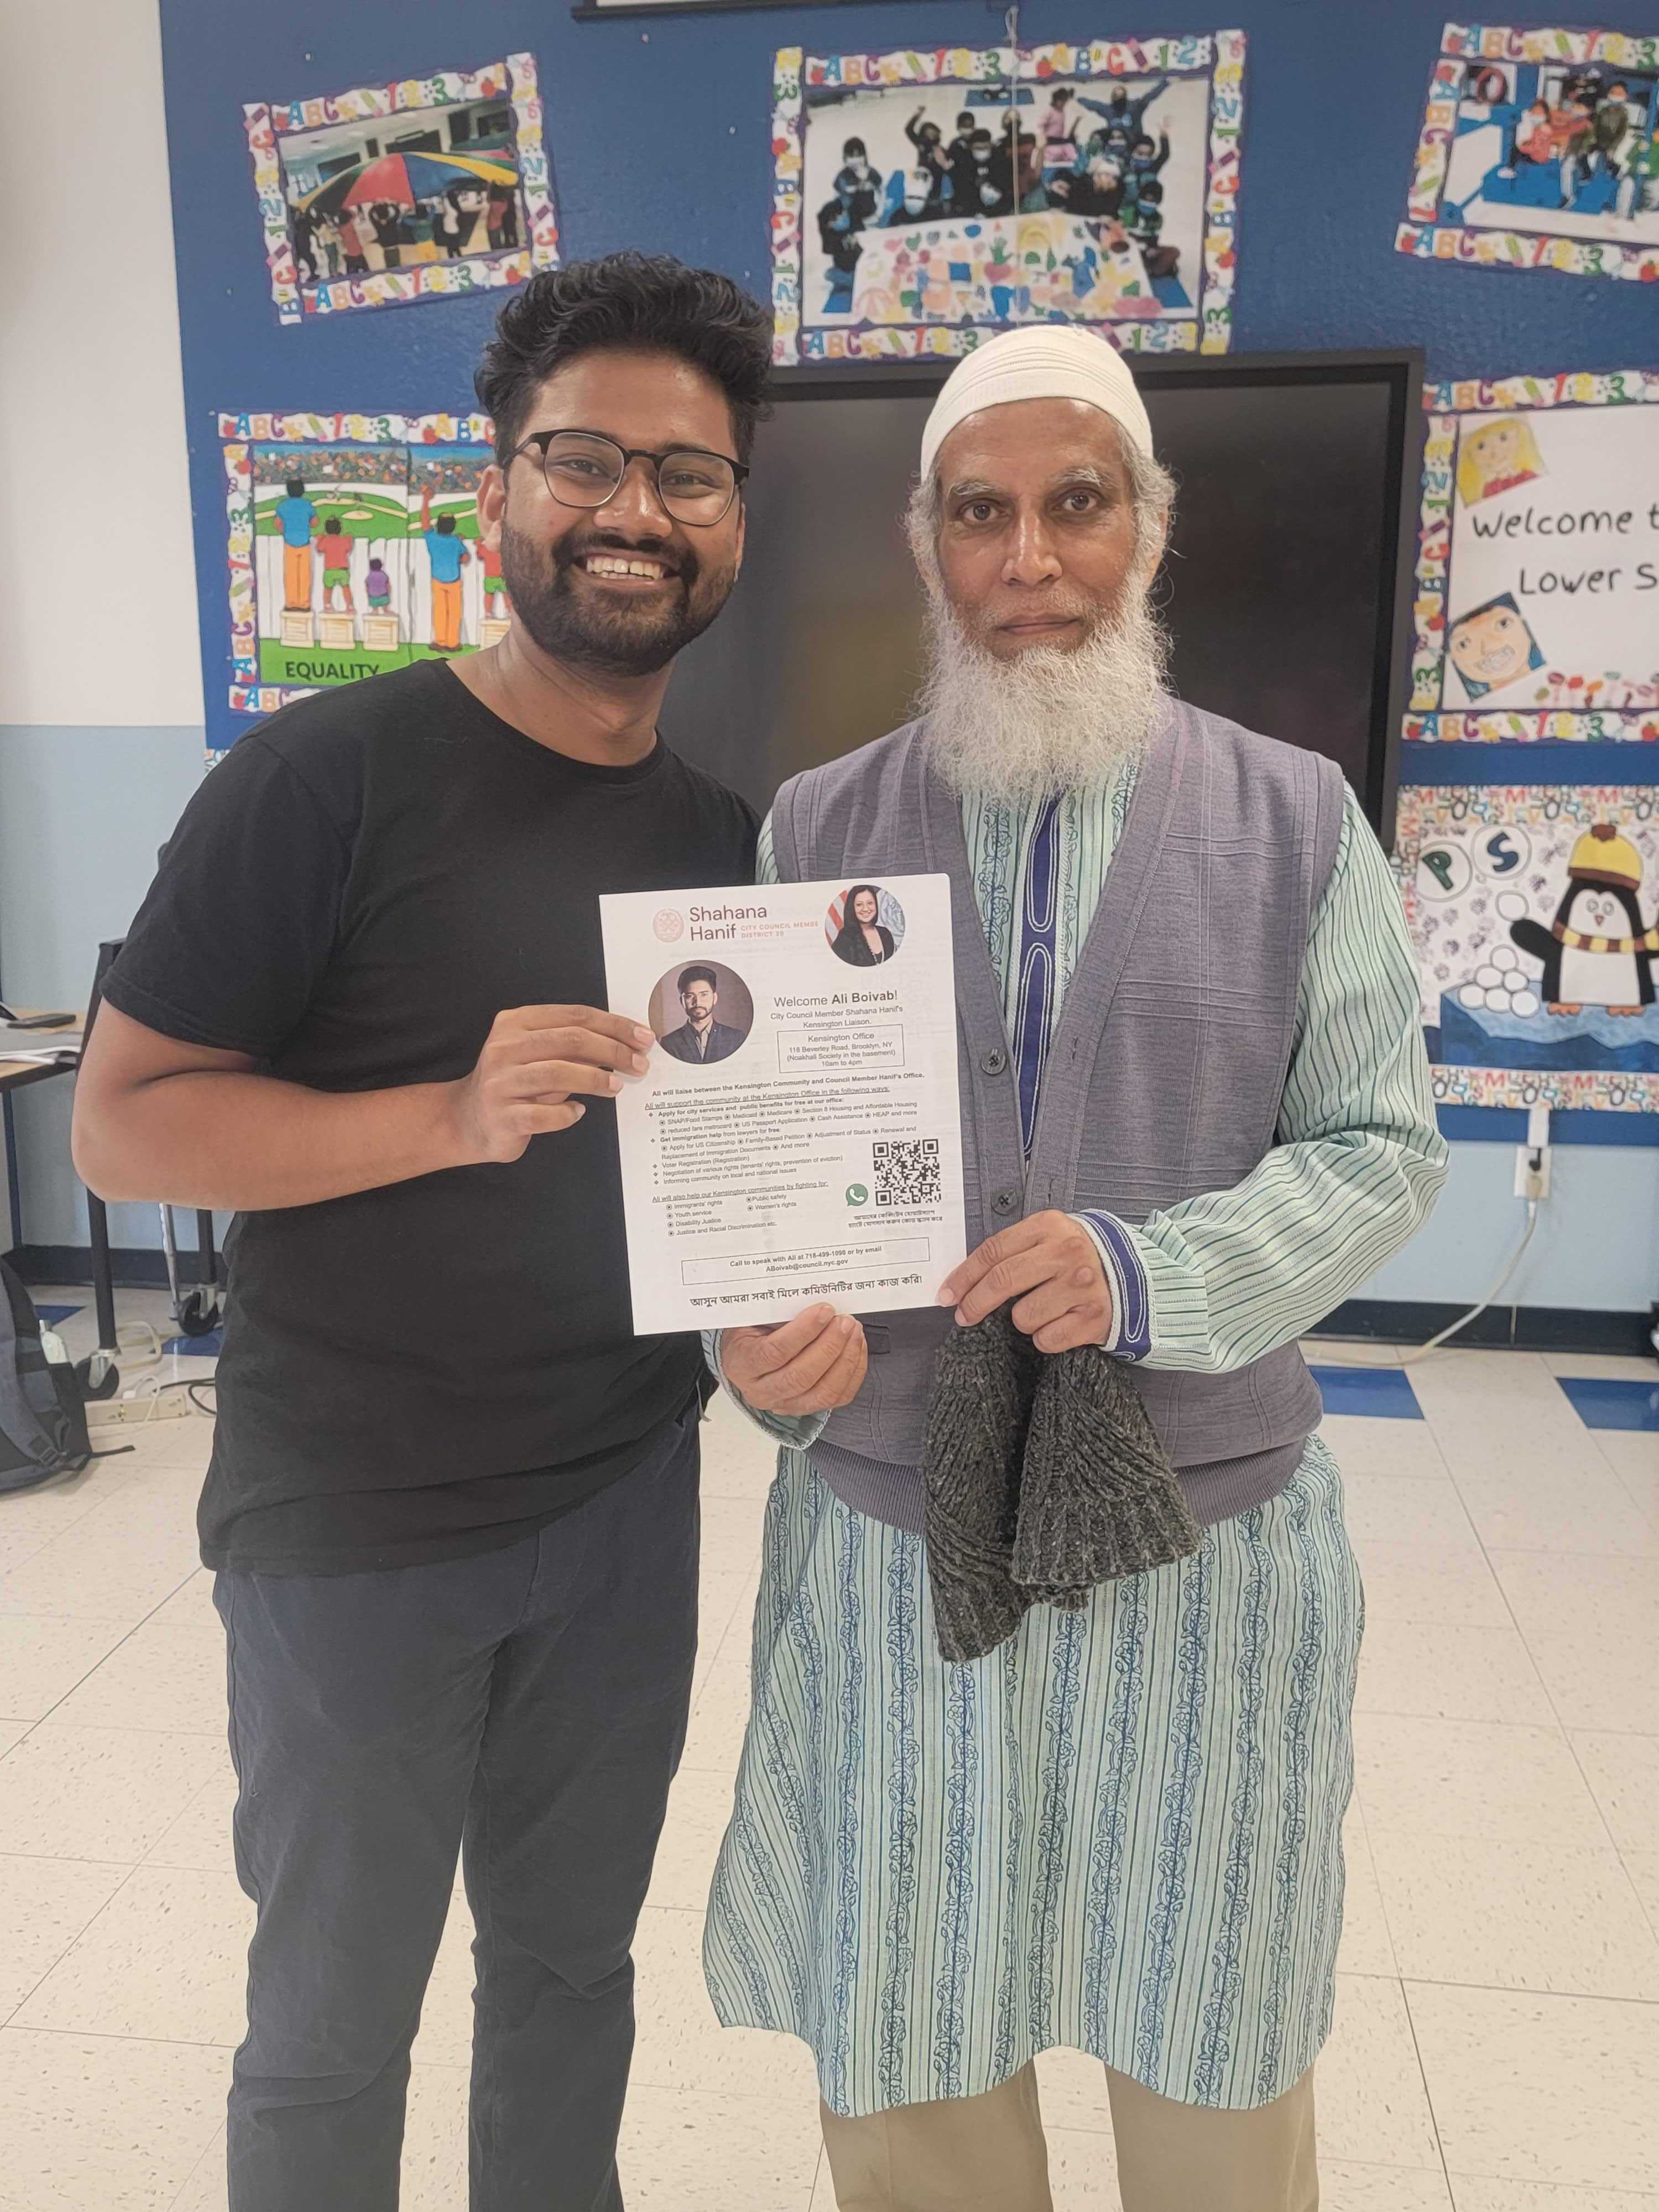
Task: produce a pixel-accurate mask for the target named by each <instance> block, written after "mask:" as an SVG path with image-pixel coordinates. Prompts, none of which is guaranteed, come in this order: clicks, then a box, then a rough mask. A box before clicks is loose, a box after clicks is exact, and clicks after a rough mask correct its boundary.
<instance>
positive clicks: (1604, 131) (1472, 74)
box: [1395, 23, 1659, 281]
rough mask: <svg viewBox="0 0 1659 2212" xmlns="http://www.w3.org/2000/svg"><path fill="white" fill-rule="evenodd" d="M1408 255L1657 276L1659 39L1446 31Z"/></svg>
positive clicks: (1498, 27)
mask: <svg viewBox="0 0 1659 2212" xmlns="http://www.w3.org/2000/svg"><path fill="white" fill-rule="evenodd" d="M1395 242H1396V244H1397V245H1398V246H1399V247H1400V249H1401V252H1405V253H1415V254H1419V255H1423V256H1426V257H1429V258H1433V259H1436V260H1453V261H1471V262H1477V263H1479V264H1480V265H1481V266H1483V267H1488V268H1513V269H1557V270H1565V271H1566V272H1567V273H1568V274H1570V275H1574V276H1630V277H1636V278H1638V279H1643V280H1647V281H1651V280H1652V279H1653V278H1654V277H1656V276H1659V37H1656V36H1652V35H1647V36H1643V35H1639V34H1638V35H1626V33H1622V32H1619V31H1587V30H1538V29H1524V30H1523V29H1516V28H1513V27H1510V26H1508V25H1504V24H1482V25H1480V26H1477V27H1470V26H1467V25H1464V24H1461V23H1449V24H1447V26H1446V28H1445V33H1444V35H1443V39H1442V41H1441V52H1440V56H1439V58H1438V59H1437V62H1436V64H1435V67H1434V76H1433V80H1432V82H1431V85H1430V88H1429V99H1428V106H1427V108H1426V110H1425V115H1424V122H1423V131H1422V135H1421V137H1420V138H1419V141H1418V148H1417V162H1416V171H1415V175H1414V178H1413V184H1412V188H1411V196H1410V200H1409V204H1408V208H1407V221H1406V222H1404V223H1402V224H1401V227H1400V230H1399V234H1398V236H1397V239H1396V241H1395Z"/></svg>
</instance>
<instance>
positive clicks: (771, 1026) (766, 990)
mask: <svg viewBox="0 0 1659 2212" xmlns="http://www.w3.org/2000/svg"><path fill="white" fill-rule="evenodd" d="M599 908H600V918H601V926H602V928H603V931H604V937H605V977H606V983H607V987H608V989H609V993H610V997H611V1005H612V1006H626V1007H644V1008H645V1009H646V1010H647V1011H646V1019H647V1021H648V1022H649V1024H650V1025H651V1028H652V1030H653V1032H654V1034H655V1036H656V1037H657V1039H658V1044H657V1046H656V1048H654V1049H653V1052H652V1054H651V1072H650V1073H649V1074H648V1075H647V1076H646V1077H645V1078H644V1079H643V1080H641V1081H640V1082H637V1083H630V1084H629V1085H628V1086H627V1088H626V1089H625V1090H624V1091H623V1092H622V1094H621V1096H620V1097H618V1098H617V1138H618V1141H619V1144H620V1147H621V1154H622V1172H623V1204H624V1209H625V1212H626V1217H627V1225H628V1257H629V1275H630V1279H631V1283H632V1290H633V1301H634V1327H635V1331H636V1332H637V1333H638V1334H641V1335H642V1336H647V1335H656V1334H661V1333H665V1332H667V1331H669V1330H673V1329H684V1328H728V1327H733V1326H740V1325H744V1324H756V1323H760V1324H765V1323H768V1322H779V1321H782V1320H785V1319H786V1318H787V1316H790V1315H791V1314H793V1313H797V1312H799V1310H800V1309H801V1307H802V1306H803V1305H805V1304H828V1305H833V1306H835V1307H836V1308H837V1309H838V1310H840V1311H842V1312H844V1313H880V1312H887V1311H890V1310H896V1309H899V1308H902V1307H906V1306H926V1305H930V1304H932V1303H933V1298H934V1296H935V1294H936V1292H937V1291H938V1289H939V1285H940V1283H941V1282H943V1281H944V1279H945V1276H946V1275H948V1274H949V1273H951V1270H952V1268H954V1267H956V1266H957V1264H958V1262H959V1261H961V1260H962V1259H963V1257H964V1255H965V1249H966V1246H965V1232H964V1228H963V1200H962V1137H961V1121H960V1115H959V1110H958V1105H957V1024H956V996H955V985H954V971H953V968H952V962H951V888H950V879H949V878H948V877H945V876H943V875H929V876H894V877H890V878H886V879H885V880H884V882H882V883H879V884H833V883H826V884H756V885H743V886H740V887H738V888H736V889H732V890H703V891H683V892H666V893H663V892H645V891H641V892H627V893H623V894H619V895H615V896H605V897H603V898H601V900H600V902H599Z"/></svg>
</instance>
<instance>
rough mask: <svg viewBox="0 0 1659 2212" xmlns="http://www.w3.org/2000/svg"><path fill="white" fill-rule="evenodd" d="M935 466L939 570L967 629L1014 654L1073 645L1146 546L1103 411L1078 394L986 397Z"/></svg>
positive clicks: (1093, 625) (1107, 606) (1109, 613)
mask: <svg viewBox="0 0 1659 2212" xmlns="http://www.w3.org/2000/svg"><path fill="white" fill-rule="evenodd" d="M938 477H939V494H940V500H939V572H940V577H941V580H942V582H943V585H944V589H945V598H946V599H947V600H948V601H949V603H950V605H951V610H952V611H953V612H954V613H955V615H956V617H957V620H958V621H959V622H960V623H961V624H962V626H963V629H965V630H966V631H967V632H968V634H969V636H970V637H972V638H974V639H975V640H976V641H978V642H980V643H981V644H982V645H984V646H985V647H987V649H988V650H989V651H990V652H991V653H994V654H995V656H996V657H997V659H1000V660H1012V659H1016V658H1017V657H1018V655H1019V654H1020V653H1023V652H1024V651H1026V650H1027V649H1028V648H1029V647H1033V646H1053V647H1059V648H1060V650H1062V651H1067V652H1075V651H1076V650H1077V648H1078V647H1079V646H1081V645H1083V644H1085V642H1086V641H1088V639H1089V638H1090V637H1091V636H1092V635H1094V633H1095V632H1096V631H1097V629H1100V628H1101V627H1102V626H1103V624H1105V623H1109V622H1110V620H1111V619H1112V617H1113V616H1114V614H1115V612H1116V611H1117V607H1118V604H1119V600H1120V599H1121V594H1122V592H1123V588H1124V585H1125V583H1126V581H1127V579H1128V576H1129V574H1130V572H1131V570H1132V569H1133V567H1134V565H1135V562H1136V558H1137V555H1138V553H1139V551H1140V550H1141V549H1140V548H1139V544H1138V542H1137V538H1136V529H1135V516H1134V500H1133V487H1132V486H1131V484H1130V482H1129V474H1128V471H1127V467H1126V465H1125V463H1124V459H1123V451H1122V447H1121V444H1120V443H1119V440H1118V432H1117V426H1116V425H1115V423H1114V422H1112V420H1111V418H1110V417H1109V416H1106V415H1103V413H1102V412H1101V411H1100V410H1099V409H1098V408H1097V407H1090V406H1086V405H1085V404H1084V403H1083V402H1082V401H1081V400H1078V399H1023V400H1018V401H1016V402H1015V403H1014V404H1012V405H1009V406H1004V407H987V408H985V409H984V410H981V412H980V413H979V414H977V415H970V416H969V417H968V419H967V421H966V422H961V423H958V425H957V428H955V429H954V430H952V431H951V435H950V436H949V437H948V438H947V439H946V440H945V443H944V445H943V446H942V447H940V448H939V462H938ZM1151 550H1152V557H1153V559H1154V561H1155V560H1156V556H1157V552H1158V550H1161V546H1160V547H1158V548H1153V549H1151Z"/></svg>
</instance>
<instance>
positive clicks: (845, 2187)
mask: <svg viewBox="0 0 1659 2212" xmlns="http://www.w3.org/2000/svg"><path fill="white" fill-rule="evenodd" d="M1106 2087H1107V2090H1108V2093H1109V2096H1110V2100H1111V2106H1112V2135H1113V2138H1114V2141H1115V2145H1116V2149H1117V2185H1118V2193H1119V2196H1120V2197H1121V2200H1122V2204H1123V2212H1318V2206H1319V2176H1318V2174H1317V2172H1316V2169H1315V2164H1314V2098H1313V2069H1312V2068H1311V2067H1310V2068H1309V2069H1308V2071H1307V2072H1306V2073H1305V2074H1304V2075H1303V2076H1302V2079H1301V2080H1300V2081H1298V2082H1297V2084H1296V2085H1295V2087H1293V2088H1290V2089H1287V2090H1286V2091H1285V2094H1284V2095H1283V2096H1282V2097H1279V2098H1277V2099H1276V2100H1274V2102H1273V2103H1272V2104H1271V2105H1262V2106H1259V2107H1258V2108H1257V2109H1256V2110H1255V2112H1216V2111H1213V2110H1212V2109H1211V2108H1210V2107H1208V2106H1200V2105H1178V2104H1176V2103H1175V2102H1174V2100H1172V2099H1170V2098H1169V2097H1160V2096H1158V2095H1156V2094H1155V2093H1153V2091H1152V2090H1151V2089H1143V2088H1142V2087H1141V2086H1140V2084H1139V2081H1131V2080H1130V2079H1129V2077H1128V2075H1127V2074H1116V2073H1114V2072H1113V2070H1112V2069H1111V2068H1110V2067H1108V2068H1107V2069H1106ZM823 2142H824V2148H825V2149H826V2150H827V2151H828V2153H829V2172H830V2175H831V2178H832V2179H833V2180H834V2182H835V2185H836V2203H837V2204H838V2205H839V2206H840V2208H841V2212H1053V2205H1054V2199H1053V2198H1052V2197H1050V2196H1049V2194H1048V2146H1047V2144H1046V2143H1045V2142H1044V2141H1043V2136H1042V2111H1041V2109H1040V2107H1039V2106H1038V2102H1037V2084H1036V2069H1035V2067H1031V2066H1024V2067H1022V2068H1021V2069H1020V2071H1019V2072H1018V2074H1016V2075H1013V2076H1012V2079H1011V2080H1009V2081H1005V2082H1004V2083H1003V2084H1002V2086H1001V2087H1000V2088H997V2089H992V2090H989V2091H987V2093H986V2094H985V2095H984V2096H982V2097H951V2098H946V2099H944V2100H941V2101H940V2102H939V2103H937V2104H928V2105H898V2106H894V2108H893V2109H892V2110H891V2111H890V2112H873V2113H872V2114H871V2115H870V2116H869V2117H868V2118H866V2119H860V2120H847V2119H842V2118H841V2117H840V2116H839V2115H838V2114H837V2113H835V2112H831V2111H830V2110H829V2106H823Z"/></svg>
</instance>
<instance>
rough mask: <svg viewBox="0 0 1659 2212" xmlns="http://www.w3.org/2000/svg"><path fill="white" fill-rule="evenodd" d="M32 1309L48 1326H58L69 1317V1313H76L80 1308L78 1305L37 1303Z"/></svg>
mask: <svg viewBox="0 0 1659 2212" xmlns="http://www.w3.org/2000/svg"><path fill="white" fill-rule="evenodd" d="M34 1310H35V1312H36V1314H37V1315H38V1316H40V1319H41V1320H42V1321H43V1322H45V1323H46V1327H47V1328H61V1327H62V1325H63V1324H64V1322H66V1321H68V1320H69V1319H70V1316H71V1315H73V1314H78V1313H79V1312H80V1310H81V1309H80V1307H79V1306H43V1305H37V1306H36V1307H35V1309H34Z"/></svg>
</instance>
